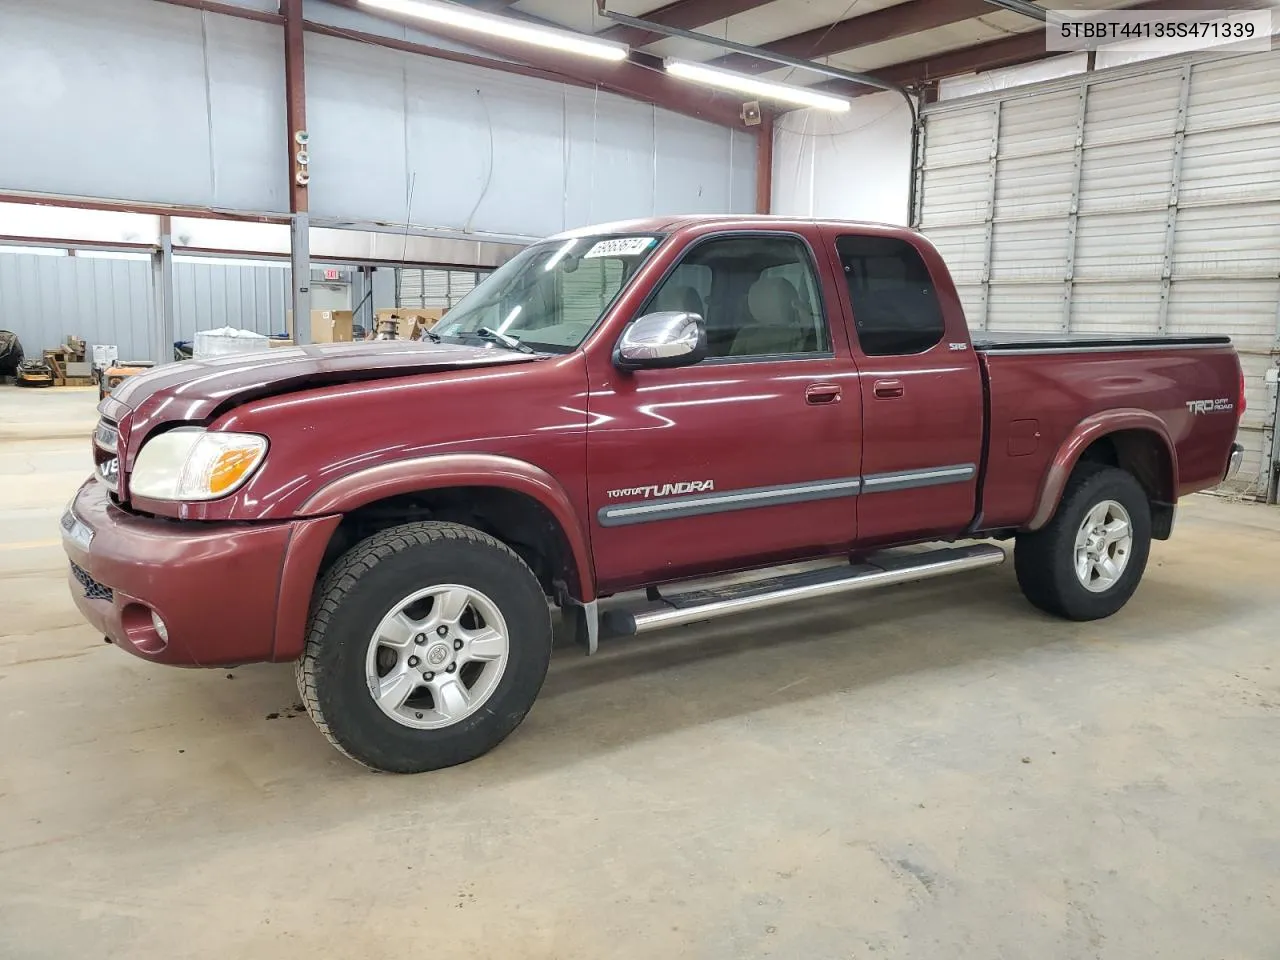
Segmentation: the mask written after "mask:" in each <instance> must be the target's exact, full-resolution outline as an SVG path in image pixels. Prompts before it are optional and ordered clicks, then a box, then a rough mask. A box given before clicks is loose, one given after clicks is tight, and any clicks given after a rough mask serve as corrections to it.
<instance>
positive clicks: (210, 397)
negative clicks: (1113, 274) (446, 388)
mask: <svg viewBox="0 0 1280 960" xmlns="http://www.w3.org/2000/svg"><path fill="white" fill-rule="evenodd" d="M537 359H538V357H536V356H534V355H531V354H525V353H517V352H515V351H510V350H503V349H501V348H496V347H490V346H463V345H461V344H451V343H424V342H418V341H409V340H375V341H368V342H359V343H323V344H315V345H312V346H302V347H274V348H272V349H270V350H268V351H263V352H261V353H242V354H233V355H230V356H225V357H214V358H212V359H209V360H184V361H181V362H177V363H171V364H165V365H164V366H162V367H158V368H156V369H155V370H152V371H151V372H149V373H144V374H140V375H139V376H136V377H133V378H131V379H129V380H127V381H125V382H124V383H123V384H121V385H120V386H119V387H117V388H116V391H115V393H114V394H113V395H112V396H110V397H108V398H107V399H106V400H104V401H103V402H102V405H101V407H100V408H99V409H100V410H101V412H102V414H103V415H104V416H107V417H110V418H111V419H112V420H115V421H117V422H118V421H120V420H121V419H122V418H123V417H124V416H126V415H128V414H132V416H131V418H130V419H131V421H132V422H131V424H130V426H131V429H130V433H133V434H136V435H145V434H146V433H149V432H150V431H151V429H152V428H153V427H155V426H156V425H157V424H158V423H161V422H172V421H175V420H184V421H199V420H204V419H207V418H208V417H210V416H212V415H213V414H214V413H215V411H219V410H221V409H225V408H228V407H231V406H235V405H237V404H241V403H246V402H248V401H250V400H256V399H259V398H261V397H268V396H276V395H278V394H282V393H289V392H291V391H294V390H308V389H312V388H314V387H321V386H325V385H326V384H334V383H352V382H355V381H361V380H382V379H387V378H391V377H407V376H412V375H414V374H421V373H434V372H439V371H446V370H461V369H466V368H471V367H489V366H506V365H509V364H513V363H529V362H531V361H536V360H537Z"/></svg>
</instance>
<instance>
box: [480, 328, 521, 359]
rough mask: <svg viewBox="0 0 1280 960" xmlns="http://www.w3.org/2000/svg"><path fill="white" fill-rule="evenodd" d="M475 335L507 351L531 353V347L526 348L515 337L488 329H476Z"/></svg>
mask: <svg viewBox="0 0 1280 960" xmlns="http://www.w3.org/2000/svg"><path fill="white" fill-rule="evenodd" d="M475 334H476V336H477V337H479V338H480V339H481V340H488V341H489V342H490V343H496V344H497V345H498V346H500V347H506V348H507V349H508V350H518V351H520V352H521V353H533V352H534V349H533V347H529V346H526V345H525V344H523V343H521V342H520V341H519V340H517V339H516V338H515V337H512V336H508V335H507V334H505V333H499V332H498V331H497V330H493V329H491V328H490V327H476V330H475Z"/></svg>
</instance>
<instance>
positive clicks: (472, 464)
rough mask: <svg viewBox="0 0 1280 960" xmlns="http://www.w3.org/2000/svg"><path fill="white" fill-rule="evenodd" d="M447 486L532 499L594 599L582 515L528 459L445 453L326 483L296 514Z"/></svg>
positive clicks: (585, 598)
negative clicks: (551, 521) (551, 522)
mask: <svg viewBox="0 0 1280 960" xmlns="http://www.w3.org/2000/svg"><path fill="white" fill-rule="evenodd" d="M445 487H500V488H502V489H506V490H512V491H514V492H516V493H522V494H524V495H526V496H528V497H532V498H533V499H534V500H536V501H538V502H539V503H540V504H542V506H543V507H545V508H546V509H547V510H548V511H550V513H551V515H552V516H553V517H555V519H556V522H557V523H559V524H560V529H561V530H562V531H563V532H564V536H565V540H566V541H567V542H568V544H569V549H570V551H571V552H572V553H573V562H574V566H576V567H577V570H578V582H579V584H580V585H581V592H582V594H583V595H582V596H581V597H576V598H575V599H577V600H581V601H583V602H587V601H591V600H594V599H595V570H594V568H593V566H592V564H591V551H590V548H589V547H588V546H587V538H586V535H585V533H584V532H583V529H582V524H581V522H580V521H579V519H578V514H577V511H575V510H574V508H573V503H572V502H571V501H570V500H569V495H568V494H567V493H566V492H565V489H564V487H562V486H561V485H560V483H559V482H558V481H557V480H556V479H555V478H554V477H553V476H551V474H549V473H547V471H545V470H543V469H542V468H541V467H538V466H535V465H533V464H532V463H529V462H527V461H525V460H517V459H515V458H514V457H504V456H499V455H497V454H488V453H446V454H440V455H437V456H430V457H418V458H415V459H411V460H397V461H395V462H393V463H384V464H380V465H378V466H376V467H369V468H368V469H365V470H358V471H356V472H355V473H350V474H347V475H346V476H344V477H339V478H338V479H336V480H332V481H330V482H329V483H327V484H325V485H324V486H323V487H321V488H320V489H319V490H317V491H316V492H315V493H313V494H311V496H310V497H309V498H307V500H306V501H305V502H304V503H303V504H302V506H300V507H299V508H298V510H297V515H298V516H300V517H317V516H326V515H332V514H339V513H348V512H350V511H352V510H356V509H358V508H360V507H363V506H365V505H366V504H369V503H373V502H374V501H375V500H383V499H385V498H387V497H394V496H397V495H399V494H406V493H420V492H422V491H424V490H439V489H442V488H445Z"/></svg>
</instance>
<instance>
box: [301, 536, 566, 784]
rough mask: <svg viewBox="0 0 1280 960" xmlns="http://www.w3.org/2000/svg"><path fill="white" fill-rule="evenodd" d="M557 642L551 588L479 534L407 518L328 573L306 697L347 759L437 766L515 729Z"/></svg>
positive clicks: (398, 768)
mask: <svg viewBox="0 0 1280 960" xmlns="http://www.w3.org/2000/svg"><path fill="white" fill-rule="evenodd" d="M551 640H552V633H551V618H550V613H549V611H548V609H547V603H546V598H545V597H544V596H543V593H542V588H541V587H540V586H539V585H538V581H537V579H536V578H535V577H534V575H533V573H532V572H531V571H530V570H529V568H528V567H527V566H526V565H525V564H524V562H523V561H522V560H521V559H520V558H519V557H518V556H516V554H515V553H513V552H512V551H511V550H510V549H508V548H507V547H506V546H505V545H503V544H502V543H501V542H499V541H497V540H495V539H493V538H492V537H490V536H488V535H486V534H484V533H481V532H480V531H478V530H475V529H472V528H471V527H465V526H461V525H459V524H453V523H411V524H406V525H404V526H400V527H394V528H392V529H390V530H386V531H384V532H382V533H380V534H377V535H376V536H373V537H370V538H369V539H367V540H365V541H363V542H361V543H359V544H357V545H356V546H355V547H353V548H352V549H351V550H350V551H349V552H348V553H347V554H345V555H344V556H343V557H342V558H341V559H340V560H339V561H338V562H337V564H335V565H334V567H333V569H332V570H331V571H330V572H329V573H328V574H327V575H326V577H325V579H324V582H323V583H322V584H321V587H320V592H319V595H318V599H317V601H316V604H315V608H314V609H313V611H312V615H311V623H310V628H309V631H308V636H307V644H306V649H305V651H304V653H303V656H302V659H301V660H299V661H298V666H297V677H298V689H299V691H300V693H301V694H302V699H303V703H305V704H306V707H307V712H308V713H309V714H310V715H311V718H312V720H314V721H315V723H316V726H318V727H319V728H320V730H321V732H323V733H324V734H325V736H326V737H328V738H329V741H330V742H331V743H333V745H334V746H335V747H337V748H338V749H339V750H341V751H342V752H343V753H345V754H346V755H347V756H349V757H351V758H352V759H354V760H358V761H359V762H361V763H363V764H365V765H366V766H369V767H373V768H374V769H377V770H385V771H388V772H394V773H417V772H420V771H424V770H434V769H437V768H440V767H448V766H452V765H454V764H458V763H465V762H466V761H468V760H473V759H475V758H476V757H478V756H480V755H482V754H484V753H486V752H487V751H489V750H491V749H492V748H493V747H495V746H497V745H498V744H499V743H500V742H501V741H502V740H503V739H504V738H505V737H506V736H507V735H508V734H510V733H511V731H512V730H514V729H515V728H516V727H517V726H518V725H519V724H520V721H521V720H523V719H524V716H525V714H526V713H527V712H528V711H529V708H530V707H531V706H532V705H533V701H534V699H535V698H536V697H537V695H538V690H539V689H540V688H541V686H542V681H543V678H544V677H545V676H546V671H547V664H548V661H549V660H550V656H551Z"/></svg>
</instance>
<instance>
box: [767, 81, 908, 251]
mask: <svg viewBox="0 0 1280 960" xmlns="http://www.w3.org/2000/svg"><path fill="white" fill-rule="evenodd" d="M910 171H911V111H910V110H909V109H908V108H907V104H906V102H905V101H904V100H903V99H902V97H900V96H899V95H898V94H896V93H889V92H885V93H873V94H869V95H867V96H864V97H858V98H856V99H855V100H854V101H853V106H852V108H851V109H850V110H849V111H848V112H847V113H829V112H826V111H822V110H795V111H792V112H789V113H786V114H784V115H783V116H781V117H779V118H778V120H777V123H776V124H775V126H774V144H773V202H772V206H771V208H770V209H771V211H772V212H773V213H777V214H782V215H785V216H794V217H833V218H838V219H845V220H871V221H875V222H878V223H896V224H901V225H904V226H905V225H906V224H907V222H908V211H907V194H908V190H909V187H910V179H911V174H910Z"/></svg>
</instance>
